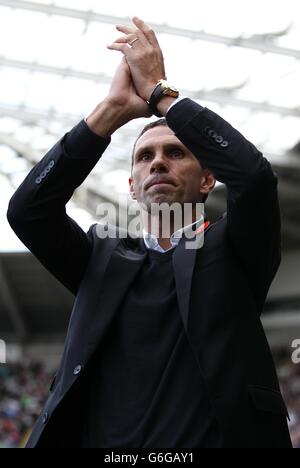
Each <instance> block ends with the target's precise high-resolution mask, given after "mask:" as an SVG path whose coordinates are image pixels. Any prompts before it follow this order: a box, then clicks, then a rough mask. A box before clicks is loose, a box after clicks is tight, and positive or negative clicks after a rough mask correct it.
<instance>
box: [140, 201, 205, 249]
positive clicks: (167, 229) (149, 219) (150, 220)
mask: <svg viewBox="0 0 300 468" xmlns="http://www.w3.org/2000/svg"><path fill="white" fill-rule="evenodd" d="M198 218H199V213H198V217H197V212H196V208H193V210H192V216H190V217H189V222H188V223H186V224H184V219H181V220H180V221H178V220H175V218H174V216H172V212H171V215H170V216H169V218H168V219H167V220H168V222H166V220H165V222H163V220H162V213H159V215H158V216H151V213H148V212H145V211H142V220H143V226H144V229H145V231H146V232H148V233H150V234H153V235H155V236H156V237H157V240H158V243H159V245H160V246H161V247H162V248H163V249H164V250H167V249H169V248H171V247H172V244H171V237H172V235H173V234H174V232H176V231H178V230H179V229H182V228H184V227H185V226H188V225H189V224H192V223H195V222H196V221H197V220H198Z"/></svg>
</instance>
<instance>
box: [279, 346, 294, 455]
mask: <svg viewBox="0 0 300 468" xmlns="http://www.w3.org/2000/svg"><path fill="white" fill-rule="evenodd" d="M276 364H277V372H278V375H279V380H280V386H281V390H282V394H283V397H284V400H285V402H286V404H287V407H288V410H289V415H290V423H289V426H290V433H291V437H292V442H293V445H294V447H295V448H300V364H294V363H293V362H292V360H291V357H286V355H285V353H281V355H279V356H277V358H276Z"/></svg>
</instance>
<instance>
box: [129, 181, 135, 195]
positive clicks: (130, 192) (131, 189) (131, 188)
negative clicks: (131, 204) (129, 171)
mask: <svg viewBox="0 0 300 468" xmlns="http://www.w3.org/2000/svg"><path fill="white" fill-rule="evenodd" d="M129 194H130V196H131V198H132V200H136V196H135V193H134V187H133V177H129Z"/></svg>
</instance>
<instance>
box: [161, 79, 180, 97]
mask: <svg viewBox="0 0 300 468" xmlns="http://www.w3.org/2000/svg"><path fill="white" fill-rule="evenodd" d="M161 85H162V89H163V92H164V94H166V95H167V96H172V97H177V96H178V95H179V91H178V89H176V88H175V86H170V85H169V83H168V82H167V81H162V82H161Z"/></svg>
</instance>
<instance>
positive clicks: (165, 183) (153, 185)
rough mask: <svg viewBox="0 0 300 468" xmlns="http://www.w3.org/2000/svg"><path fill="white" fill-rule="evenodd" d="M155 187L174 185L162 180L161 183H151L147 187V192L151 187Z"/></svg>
mask: <svg viewBox="0 0 300 468" xmlns="http://www.w3.org/2000/svg"><path fill="white" fill-rule="evenodd" d="M157 185H159V186H162V185H172V186H173V187H174V184H172V183H171V182H166V181H163V180H162V181H161V182H159V181H158V182H154V183H152V184H151V185H150V186H148V187H147V190H149V189H150V188H151V187H155V186H157Z"/></svg>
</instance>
